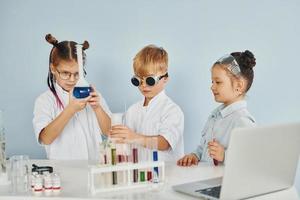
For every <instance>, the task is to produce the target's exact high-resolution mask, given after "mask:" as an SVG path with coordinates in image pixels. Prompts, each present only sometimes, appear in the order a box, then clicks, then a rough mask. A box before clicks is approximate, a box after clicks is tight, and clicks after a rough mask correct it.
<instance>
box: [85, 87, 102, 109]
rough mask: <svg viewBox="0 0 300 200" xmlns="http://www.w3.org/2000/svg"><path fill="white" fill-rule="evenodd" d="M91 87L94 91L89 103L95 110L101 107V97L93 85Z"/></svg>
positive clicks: (91, 93)
mask: <svg viewBox="0 0 300 200" xmlns="http://www.w3.org/2000/svg"><path fill="white" fill-rule="evenodd" d="M91 87H92V91H91V92H90V96H91V98H90V100H89V101H88V102H89V104H90V106H91V107H92V108H93V109H94V110H95V109H97V108H99V107H100V97H99V95H98V93H97V91H96V89H95V87H94V86H92V85H91Z"/></svg>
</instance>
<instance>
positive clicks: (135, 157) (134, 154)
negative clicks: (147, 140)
mask: <svg viewBox="0 0 300 200" xmlns="http://www.w3.org/2000/svg"><path fill="white" fill-rule="evenodd" d="M132 146H133V147H132V161H133V163H138V148H137V145H136V144H133V145H132ZM138 176H139V175H138V170H137V169H134V170H133V182H134V183H136V182H138V178H139V177H138Z"/></svg>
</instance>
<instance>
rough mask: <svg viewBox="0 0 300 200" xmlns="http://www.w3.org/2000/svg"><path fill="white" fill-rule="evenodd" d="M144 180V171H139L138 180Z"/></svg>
mask: <svg viewBox="0 0 300 200" xmlns="http://www.w3.org/2000/svg"><path fill="white" fill-rule="evenodd" d="M144 181H145V171H143V170H142V171H140V182H144Z"/></svg>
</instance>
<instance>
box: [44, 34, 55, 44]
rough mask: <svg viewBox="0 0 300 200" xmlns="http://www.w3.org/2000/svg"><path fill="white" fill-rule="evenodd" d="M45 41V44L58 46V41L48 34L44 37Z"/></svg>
mask: <svg viewBox="0 0 300 200" xmlns="http://www.w3.org/2000/svg"><path fill="white" fill-rule="evenodd" d="M45 39H46V40H47V42H49V43H50V44H52V45H53V46H56V45H57V44H58V41H57V39H56V38H55V37H53V36H52V35H51V34H50V33H49V34H47V35H46V36H45Z"/></svg>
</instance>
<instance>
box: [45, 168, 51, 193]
mask: <svg viewBox="0 0 300 200" xmlns="http://www.w3.org/2000/svg"><path fill="white" fill-rule="evenodd" d="M43 174H44V192H45V194H46V195H49V194H51V193H52V178H51V175H50V173H49V172H44V173H43Z"/></svg>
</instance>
